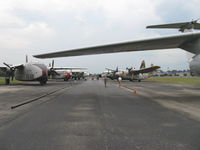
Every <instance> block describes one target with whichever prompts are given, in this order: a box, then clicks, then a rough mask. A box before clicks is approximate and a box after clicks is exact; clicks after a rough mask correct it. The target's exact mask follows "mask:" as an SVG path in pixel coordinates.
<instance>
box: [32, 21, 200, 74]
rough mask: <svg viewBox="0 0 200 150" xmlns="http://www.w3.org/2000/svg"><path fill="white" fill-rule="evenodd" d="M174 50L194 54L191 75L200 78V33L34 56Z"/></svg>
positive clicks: (184, 25)
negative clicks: (177, 49)
mask: <svg viewBox="0 0 200 150" xmlns="http://www.w3.org/2000/svg"><path fill="white" fill-rule="evenodd" d="M163 26H164V25H163ZM163 26H161V25H160V28H162V27H163ZM151 27H152V28H153V27H155V26H148V27H147V28H151ZM157 27H158V26H157ZM166 27H171V28H172V27H173V28H179V30H180V31H182V32H185V31H186V30H187V31H188V30H192V29H200V24H199V23H198V22H197V20H195V21H192V22H181V23H174V24H167V25H166ZM172 48H180V49H183V50H186V51H188V52H191V53H193V54H194V55H195V56H194V57H193V58H192V59H191V60H190V65H189V66H190V70H191V74H192V75H195V76H200V33H199V32H197V33H184V34H181V35H180V34H179V35H173V36H165V37H159V38H152V39H144V40H138V41H130V42H124V43H115V44H110V45H101V46H94V47H86V48H79V49H73V50H65V51H60V52H53V53H46V54H40V55H34V57H37V58H54V57H69V56H79V55H92V54H103V53H117V52H131V51H142V50H157V49H172Z"/></svg>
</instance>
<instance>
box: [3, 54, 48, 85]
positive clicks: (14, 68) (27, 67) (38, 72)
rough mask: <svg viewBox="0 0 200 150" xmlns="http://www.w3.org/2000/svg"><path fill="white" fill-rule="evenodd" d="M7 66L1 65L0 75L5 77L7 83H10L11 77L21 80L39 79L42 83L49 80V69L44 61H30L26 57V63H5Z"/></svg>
mask: <svg viewBox="0 0 200 150" xmlns="http://www.w3.org/2000/svg"><path fill="white" fill-rule="evenodd" d="M3 64H4V65H5V67H0V76H1V77H5V82H6V84H9V83H10V78H11V80H13V79H14V78H15V79H16V80H19V81H39V82H40V84H41V85H43V84H46V82H47V80H48V69H47V67H46V65H44V64H42V63H29V62H28V58H27V57H26V63H25V64H19V65H9V64H7V63H3Z"/></svg>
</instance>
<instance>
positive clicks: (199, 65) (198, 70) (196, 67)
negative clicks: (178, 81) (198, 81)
mask: <svg viewBox="0 0 200 150" xmlns="http://www.w3.org/2000/svg"><path fill="white" fill-rule="evenodd" d="M189 65H190V73H191V75H192V76H200V54H198V55H196V56H194V57H193V60H192V61H191V62H190V64H189Z"/></svg>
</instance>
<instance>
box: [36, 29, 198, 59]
mask: <svg viewBox="0 0 200 150" xmlns="http://www.w3.org/2000/svg"><path fill="white" fill-rule="evenodd" d="M199 38H200V33H199V32H197V33H184V34H178V35H173V36H165V37H159V38H152V39H144V40H138V41H130V42H124V43H115V44H109V45H101V46H94V47H86V48H79V49H73V50H65V51H60V52H53V53H46V54H40V55H34V57H37V58H54V57H70V56H80V55H93V54H104V53H118V52H131V51H141V50H156V49H169V48H182V49H185V50H187V51H190V52H192V53H199V52H198V51H199V49H198V50H197V49H195V50H194V49H192V50H191V47H190V44H191V42H196V41H197V39H199ZM195 44H197V43H195Z"/></svg>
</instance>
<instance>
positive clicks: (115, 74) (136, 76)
mask: <svg viewBox="0 0 200 150" xmlns="http://www.w3.org/2000/svg"><path fill="white" fill-rule="evenodd" d="M159 68H160V66H153V65H152V66H151V67H148V68H146V67H145V61H144V60H143V61H142V63H141V65H140V69H139V70H136V69H135V68H134V67H131V68H126V70H119V69H118V67H117V69H116V70H112V69H108V68H106V69H107V70H109V71H112V72H111V73H109V74H107V77H108V78H110V79H118V78H119V77H121V78H122V79H123V80H130V81H133V80H137V81H138V82H140V81H141V80H144V79H147V78H149V77H151V75H152V72H153V71H155V70H156V69H159Z"/></svg>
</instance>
